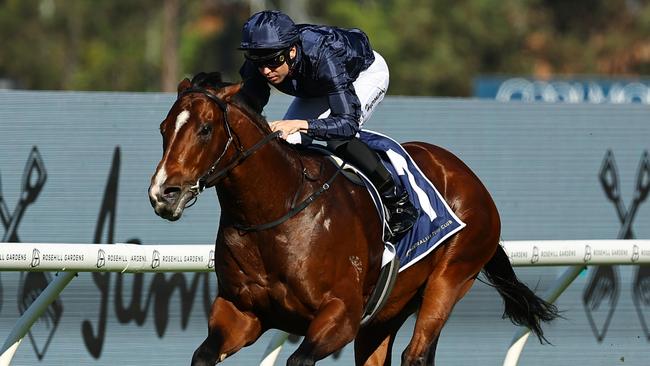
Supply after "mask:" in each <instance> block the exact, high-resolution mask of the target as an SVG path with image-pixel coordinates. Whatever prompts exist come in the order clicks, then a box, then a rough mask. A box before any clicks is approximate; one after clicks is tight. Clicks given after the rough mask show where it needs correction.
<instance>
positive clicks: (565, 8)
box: [0, 0, 650, 96]
mask: <svg viewBox="0 0 650 366" xmlns="http://www.w3.org/2000/svg"><path fill="white" fill-rule="evenodd" d="M260 7H268V8H282V9H284V10H285V11H286V12H287V13H289V14H290V15H292V16H293V17H294V18H295V19H296V21H305V22H313V23H325V24H332V25H337V26H341V27H358V28H361V29H363V30H364V31H366V33H368V35H369V36H370V39H371V42H372V44H373V46H374V47H375V48H376V49H377V50H378V51H379V52H380V53H382V54H383V55H384V57H385V58H386V59H387V61H388V63H389V65H390V68H391V89H390V92H391V94H404V95H449V96H467V95H470V94H471V88H472V80H473V78H474V77H476V76H479V75H486V74H516V75H534V76H536V77H540V78H546V77H551V76H554V75H558V74H559V75H572V74H591V75H593V74H602V75H617V76H619V75H626V76H629V75H647V74H650V37H648V35H650V1H648V0H593V1H562V0H501V1H493V0H463V1H457V0H456V1H453V0H330V1H328V2H320V1H316V0H312V1H308V0H301V1H299V2H298V3H295V2H292V1H288V0H278V1H263V0H247V1H236V0H194V1H180V0H164V1H160V0H139V1H129V0H94V1H83V0H4V1H2V0H0V44H1V45H2V46H1V47H2V48H1V49H0V79H3V78H4V79H11V80H13V81H14V82H15V83H16V85H17V87H19V88H25V89H55V90H58V89H66V90H116V91H159V90H166V91H170V90H173V89H174V88H175V85H176V82H177V81H178V80H180V78H181V77H182V76H185V75H191V74H193V73H196V72H198V71H213V70H220V71H222V72H223V74H224V77H225V78H226V79H229V80H238V78H239V76H238V73H237V71H238V68H239V66H240V64H241V62H242V55H241V53H240V52H239V51H237V50H236V47H237V45H238V43H239V36H240V30H241V25H242V24H243V22H244V21H245V20H246V19H247V18H248V16H249V15H250V12H251V9H256V8H260Z"/></svg>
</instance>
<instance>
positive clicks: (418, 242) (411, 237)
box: [359, 130, 465, 272]
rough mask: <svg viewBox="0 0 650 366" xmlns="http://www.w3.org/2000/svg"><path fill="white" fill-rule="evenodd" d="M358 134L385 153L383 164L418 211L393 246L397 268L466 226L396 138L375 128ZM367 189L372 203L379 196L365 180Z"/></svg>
mask: <svg viewBox="0 0 650 366" xmlns="http://www.w3.org/2000/svg"><path fill="white" fill-rule="evenodd" d="M359 138H360V139H361V140H362V141H363V142H365V143H366V144H368V146H370V148H372V149H373V150H376V151H381V152H383V153H384V155H385V156H387V157H388V160H389V161H386V160H385V159H384V158H383V157H382V160H384V165H386V168H387V169H388V170H389V171H390V173H391V174H392V176H393V179H395V181H397V182H399V184H400V185H401V186H402V188H403V189H405V190H406V191H408V194H409V198H410V199H411V202H412V203H413V205H414V206H415V207H416V208H417V209H418V211H419V212H420V216H419V217H418V219H417V221H416V222H415V225H414V226H413V229H411V230H410V231H409V232H408V233H407V234H406V235H404V237H403V238H402V239H401V240H400V241H399V242H398V243H392V244H393V245H394V246H395V249H396V253H397V256H398V258H399V261H400V268H399V271H400V272H401V271H403V270H405V269H406V268H408V267H410V266H412V265H413V264H415V263H416V262H417V261H419V260H420V259H422V258H424V257H425V256H426V255H427V254H429V253H431V252H432V251H433V250H434V249H435V248H437V247H438V245H440V244H441V243H442V242H443V241H445V239H447V238H448V237H450V236H451V235H453V234H455V233H457V232H458V231H460V230H461V229H462V228H464V227H465V223H464V222H462V221H461V220H460V219H459V218H458V217H457V216H456V214H454V212H452V211H451V208H449V205H448V204H447V202H445V200H444V198H443V197H442V195H441V194H440V193H439V192H438V190H437V189H436V187H434V186H433V184H432V183H431V181H429V179H428V178H427V177H425V176H424V174H423V173H422V171H421V170H420V168H419V167H418V166H417V165H416V164H415V162H414V161H413V159H412V158H411V157H410V156H409V154H408V153H407V152H406V150H404V149H403V148H402V146H401V145H400V144H399V143H397V142H396V141H395V140H393V139H391V138H390V137H388V136H385V135H382V134H380V133H378V132H373V131H369V130H362V131H361V132H359ZM365 183H366V185H367V186H368V189H369V190H370V191H371V192H375V195H374V196H375V197H373V198H375V199H374V201H375V205H377V203H378V200H377V198H376V197H377V196H376V189H375V188H374V187H372V186H371V184H370V183H369V182H368V181H367V180H365ZM377 210H378V212H379V216H380V217H381V218H382V220H383V219H384V214H383V209H382V208H381V207H377Z"/></svg>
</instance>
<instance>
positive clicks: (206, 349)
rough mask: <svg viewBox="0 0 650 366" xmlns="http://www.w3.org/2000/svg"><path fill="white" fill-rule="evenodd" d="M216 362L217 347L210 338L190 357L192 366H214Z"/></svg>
mask: <svg viewBox="0 0 650 366" xmlns="http://www.w3.org/2000/svg"><path fill="white" fill-rule="evenodd" d="M217 361H218V357H217V345H215V344H213V342H211V339H210V337H208V338H207V339H206V340H205V341H203V343H201V345H200V346H199V347H198V348H197V349H196V351H194V355H192V366H214V364H215V363H217Z"/></svg>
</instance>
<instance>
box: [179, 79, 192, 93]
mask: <svg viewBox="0 0 650 366" xmlns="http://www.w3.org/2000/svg"><path fill="white" fill-rule="evenodd" d="M191 86H192V83H191V82H190V79H188V78H185V79H183V81H181V82H180V83H179V84H178V95H180V94H181V93H182V92H184V91H185V90H187V89H189V88H190V87H191Z"/></svg>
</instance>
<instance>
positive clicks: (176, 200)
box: [149, 186, 194, 221]
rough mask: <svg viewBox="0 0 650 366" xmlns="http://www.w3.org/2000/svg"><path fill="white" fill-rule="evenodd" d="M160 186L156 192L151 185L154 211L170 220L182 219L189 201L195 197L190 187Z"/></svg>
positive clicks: (150, 193) (150, 194) (150, 190)
mask: <svg viewBox="0 0 650 366" xmlns="http://www.w3.org/2000/svg"><path fill="white" fill-rule="evenodd" d="M160 188H161V189H157V190H155V191H156V192H155V193H154V192H153V191H154V190H152V189H151V187H150V188H149V202H151V207H153V210H154V212H155V213H156V215H158V216H160V217H162V218H163V219H166V220H169V221H176V220H178V219H180V218H181V216H182V215H183V210H184V209H185V206H186V205H187V202H188V201H189V200H191V199H192V198H194V194H193V193H192V192H191V191H190V187H189V186H187V187H180V186H170V187H160Z"/></svg>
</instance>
